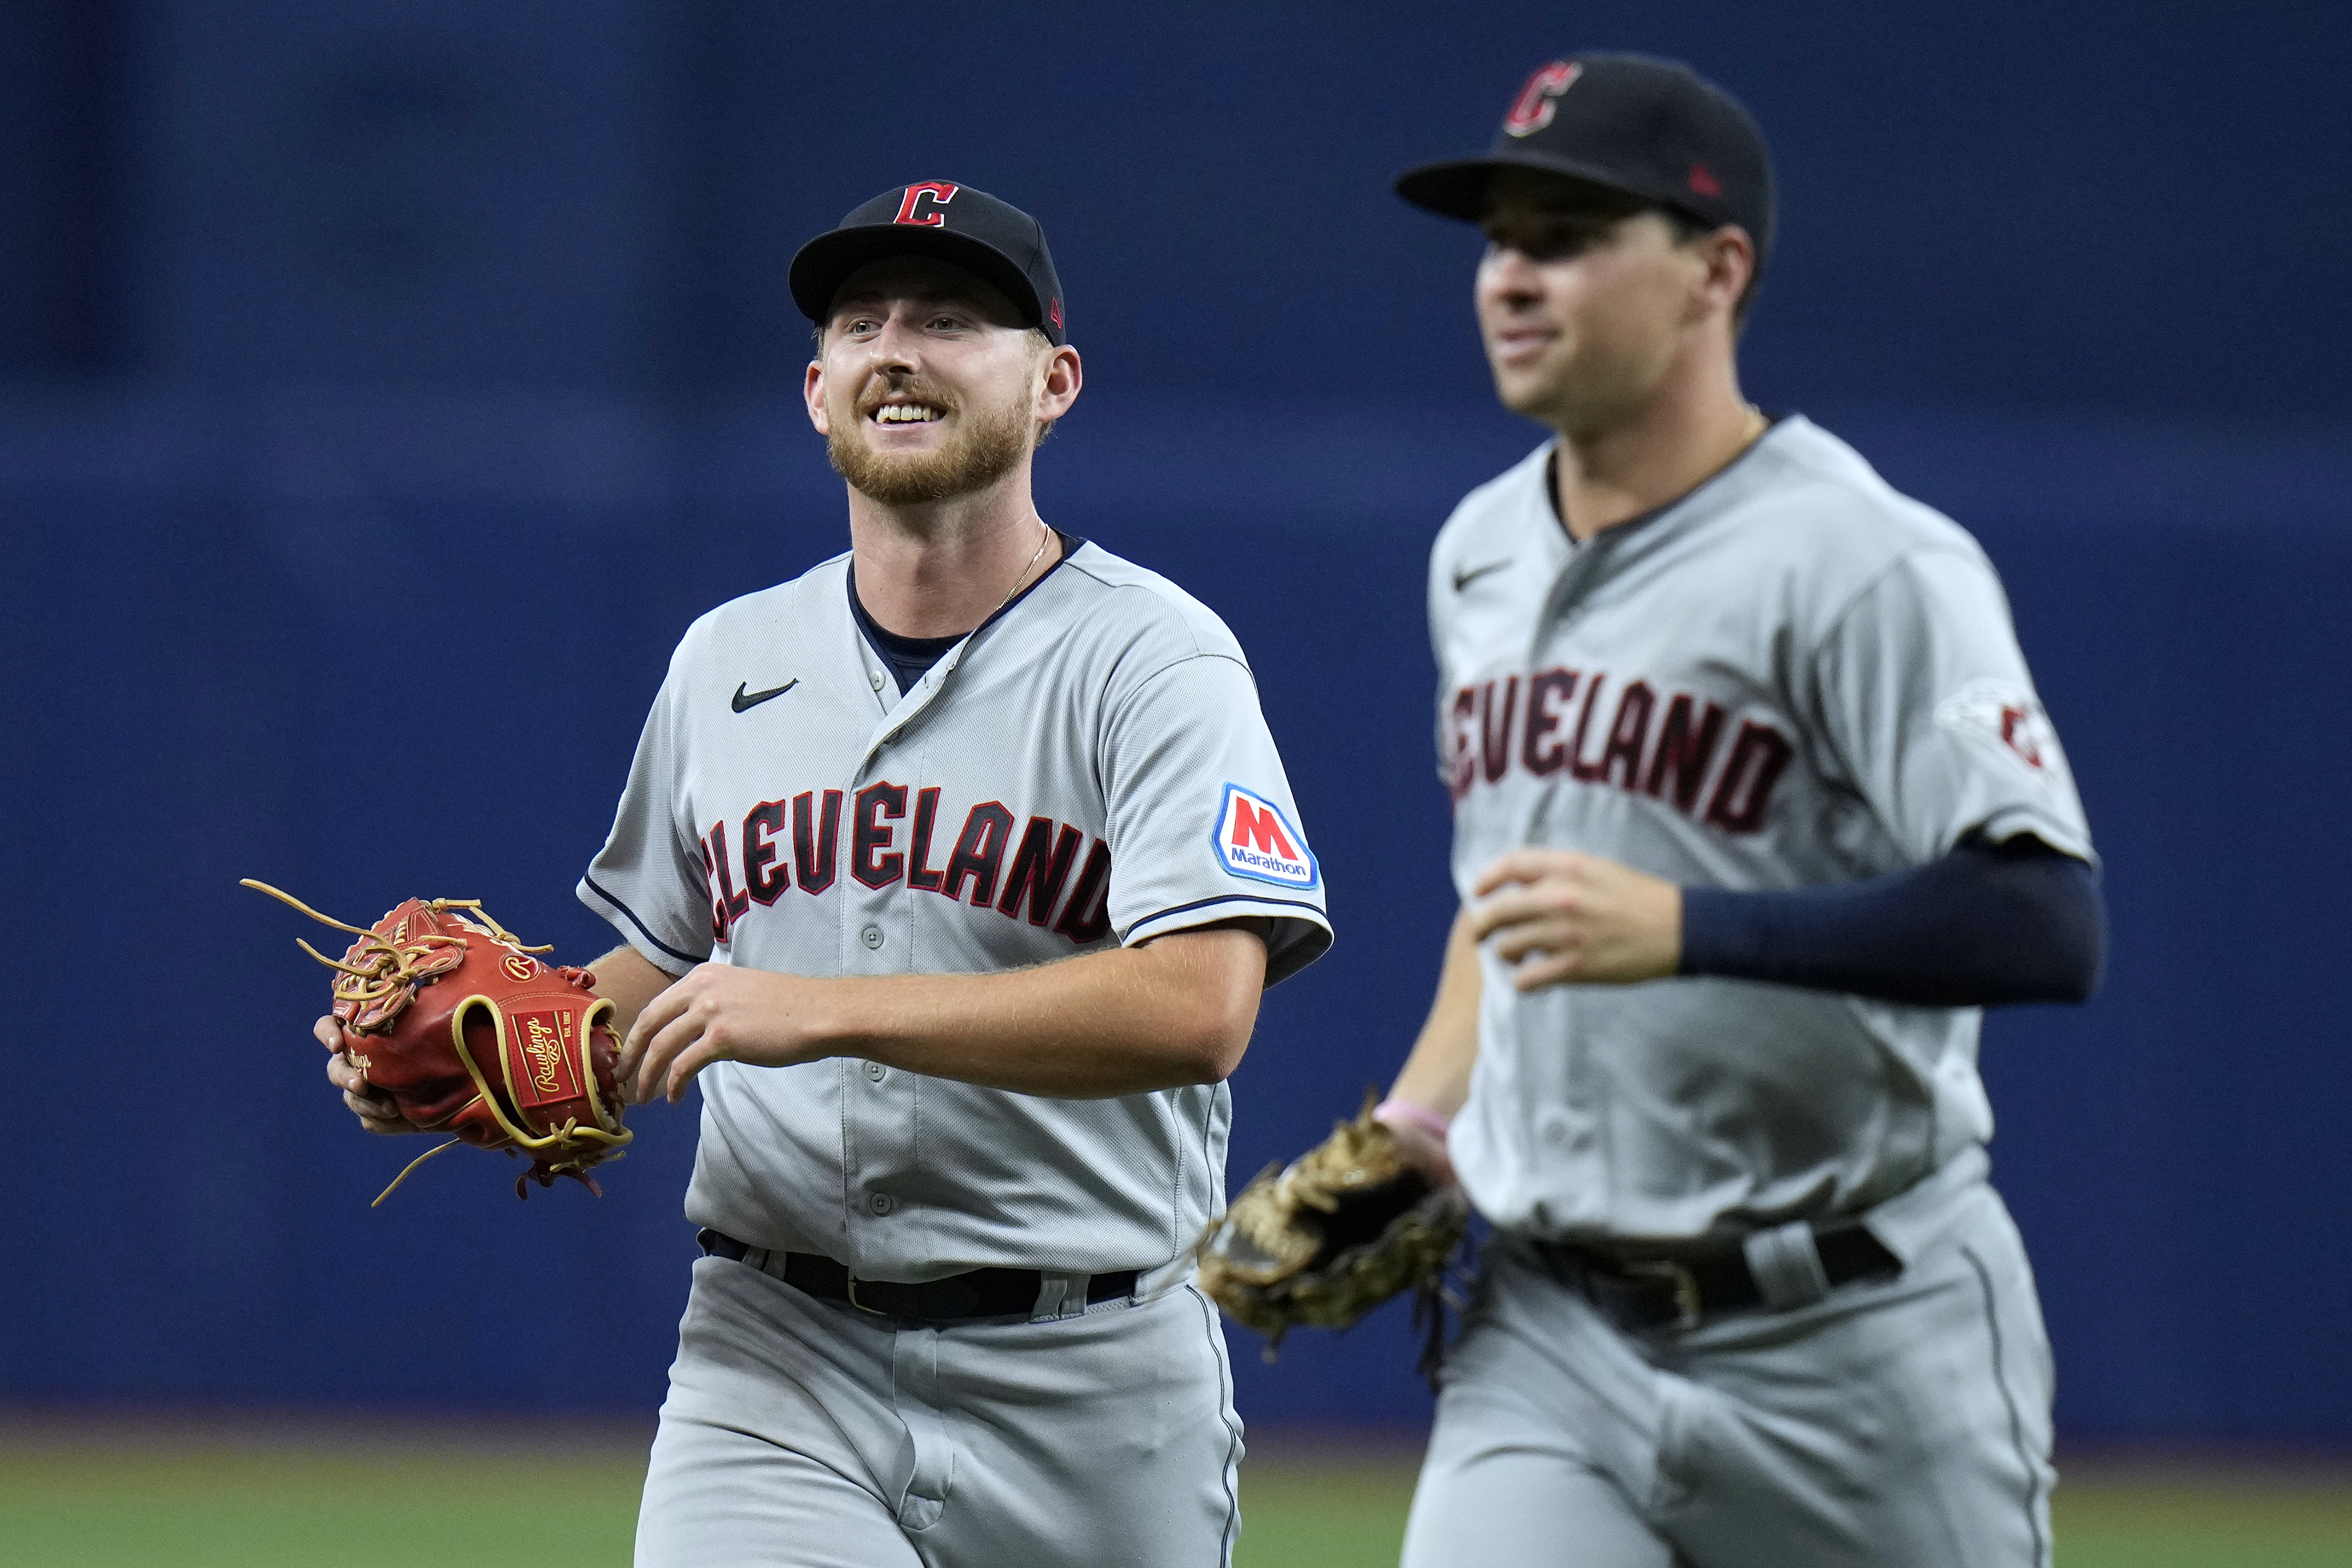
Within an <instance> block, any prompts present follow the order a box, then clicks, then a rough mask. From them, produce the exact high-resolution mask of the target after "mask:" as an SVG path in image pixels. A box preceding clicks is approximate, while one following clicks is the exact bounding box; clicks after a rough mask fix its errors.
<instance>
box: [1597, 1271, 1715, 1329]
mask: <svg viewBox="0 0 2352 1568" xmlns="http://www.w3.org/2000/svg"><path fill="white" fill-rule="evenodd" d="M1618 1268H1619V1270H1620V1271H1621V1272H1622V1273H1624V1274H1627V1275H1630V1276H1632V1277H1633V1279H1663V1280H1664V1281H1665V1282H1666V1284H1667V1285H1668V1287H1669V1288H1671V1289H1673V1291H1674V1295H1675V1321H1674V1325H1673V1326H1674V1329H1675V1332H1676V1333H1688V1332H1689V1331H1691V1330H1693V1329H1695V1328H1697V1327H1698V1325H1699V1321H1700V1319H1701V1318H1703V1317H1704V1316H1705V1313H1704V1312H1703V1311H1702V1310H1701V1309H1700V1303H1699V1299H1698V1278H1697V1276H1696V1275H1694V1274H1693V1273H1692V1272H1691V1271H1690V1270H1689V1269H1688V1268H1685V1267H1684V1266H1683V1265H1682V1264H1679V1263H1676V1262H1675V1261H1673V1260H1672V1259H1671V1258H1648V1259H1645V1260H1643V1261H1642V1262H1639V1263H1622V1264H1620V1265H1618Z"/></svg>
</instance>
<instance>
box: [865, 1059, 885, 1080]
mask: <svg viewBox="0 0 2352 1568" xmlns="http://www.w3.org/2000/svg"><path fill="white" fill-rule="evenodd" d="M889 1070H890V1069H889V1068H886V1067H884V1066H883V1065H882V1064H881V1063H880V1062H867V1063H866V1077H867V1078H870V1079H873V1080H874V1081H875V1082H876V1083H880V1082H881V1081H882V1079H883V1078H884V1077H885V1076H886V1075H887V1073H888V1072H889Z"/></svg>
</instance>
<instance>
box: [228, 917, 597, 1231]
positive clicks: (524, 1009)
mask: <svg viewBox="0 0 2352 1568" xmlns="http://www.w3.org/2000/svg"><path fill="white" fill-rule="evenodd" d="M244 886H246V887H248V888H251V889H254V890H255V891H257V892H262V893H267V894H268V895H269V896H270V897H271V898H273V899H276V900H278V901H279V902H281V903H285V904H289V905H290V906H292V907H293V908H295V909H298V910H301V911H302V912H303V913H304V914H306V915H309V916H310V918H311V919H312V920H315V921H320V922H321V923H322V924H325V925H331V926H333V927H334V928H335V929H336V930H338V931H349V932H351V933H352V935H353V936H355V937H357V938H358V939H359V940H357V941H356V942H352V945H351V947H350V949H349V950H348V951H346V952H344V954H343V956H342V958H341V960H340V961H338V960H336V959H331V958H329V957H328V956H327V955H326V954H325V953H323V952H320V951H319V950H318V949H317V948H315V947H312V946H311V945H310V943H309V942H303V941H301V939H300V938H299V937H298V938H296V939H295V941H296V944H297V945H298V946H299V947H300V948H301V949H302V951H303V952H307V953H309V954H310V956H311V957H313V958H315V959H317V960H318V961H319V962H320V963H323V964H325V965H326V966H327V967H328V968H330V969H332V970H334V971H335V972H336V973H335V981H334V1008H333V1011H334V1016H335V1019H336V1022H337V1023H338V1024H339V1025H341V1028H342V1034H343V1055H344V1057H345V1058H347V1059H348V1060H349V1061H350V1062H351V1064H352V1066H353V1067H355V1068H359V1069H360V1070H361V1071H362V1073H363V1074H364V1075H365V1076H366V1079H367V1081H368V1084H369V1085H370V1086H371V1087H372V1088H374V1089H380V1090H382V1091H383V1093H384V1094H385V1095H387V1096H388V1097H390V1099H391V1100H392V1102H393V1103H394V1105H395V1106H396V1107H398V1108H399V1110H400V1113H401V1115H402V1116H404V1117H405V1118H407V1120H408V1121H412V1122H414V1123H415V1124H416V1125H417V1126H419V1127H422V1128H425V1129H426V1130H427V1131H436V1132H447V1133H449V1134H450V1135H451V1136H450V1139H449V1142H446V1143H442V1144H439V1145H437V1146H436V1147H434V1148H432V1149H429V1150H427V1151H425V1152H424V1153H422V1154H420V1155H418V1156H417V1157H416V1158H415V1159H414V1160H412V1161H410V1162H409V1163H408V1165H407V1167H406V1169H404V1170H403V1171H402V1172H401V1173H400V1174H399V1175H397V1176H394V1178H393V1180H392V1186H389V1187H386V1188H384V1190H383V1192H382V1193H380V1194H377V1196H376V1200H375V1201H376V1203H379V1204H380V1203H382V1202H383V1200H384V1199H385V1198H387V1197H390V1196H391V1195H392V1191H393V1187H397V1186H398V1185H400V1184H401V1183H402V1182H404V1181H405V1180H407V1179H408V1173H409V1172H410V1171H413V1170H415V1169H416V1167H417V1166H419V1165H421V1164H423V1163H425V1161H427V1160H429V1159H431V1158H432V1157H433V1156H434V1155H436V1154H438V1153H440V1152H442V1151H443V1150H445V1149H448V1148H450V1147H453V1146H454V1145H456V1144H458V1143H471V1144H473V1145H474V1146H476V1147H477V1148H481V1149H504V1150H506V1151H507V1152H508V1153H509V1154H510V1155H511V1154H514V1153H516V1152H523V1153H528V1154H530V1157H531V1164H530V1170H528V1171H526V1172H524V1173H522V1174H521V1175H520V1176H518V1177H516V1178H515V1195H516V1196H517V1197H526V1196H528V1195H529V1189H528V1185H527V1184H530V1183H532V1182H536V1183H538V1184H540V1185H541V1186H542V1187H545V1186H552V1185H553V1184H554V1183H555V1179H556V1178H557V1177H558V1176H570V1177H572V1179H573V1180H574V1181H577V1182H579V1183H580V1184H583V1186H585V1187H587V1189H588V1190H589V1191H590V1192H593V1193H598V1194H601V1193H602V1191H603V1189H601V1188H600V1187H598V1186H597V1184H596V1179H595V1178H594V1177H593V1176H591V1175H589V1174H588V1168H589V1167H590V1166H591V1165H593V1164H596V1163H598V1162H600V1161H604V1160H612V1159H618V1158H619V1157H620V1150H621V1147H622V1145H624V1144H625V1143H627V1142H629V1139H630V1137H631V1134H630V1132H629V1131H628V1129H627V1128H625V1127H624V1126H623V1125H622V1123H621V1104H622V1095H621V1089H620V1084H619V1082H618V1080H617V1079H615V1077H614V1071H613V1063H614V1058H615V1057H616V1056H618V1055H619V1053H620V1042H619V1041H618V1040H617V1039H615V1038H614V1034H613V1028H612V1023H611V1020H612V1016H613V1004H612V1003H610V1002H609V1001H606V1000H604V998H602V997H599V996H598V995H597V994H596V993H595V984H596V977H595V976H594V975H593V974H591V973H588V972H587V971H586V970H583V969H567V968H556V967H551V966H550V965H548V964H544V963H541V962H540V961H539V960H538V959H537V958H535V957H533V956H532V955H533V954H535V953H541V952H547V951H548V950H547V949H546V948H543V947H525V946H524V945H523V943H522V941H521V939H520V938H519V937H517V936H516V935H515V934H514V933H513V932H512V931H508V930H507V929H506V928H505V927H504V926H502V925H500V924H499V922H498V921H495V920H493V919H491V918H490V916H489V915H488V913H487V912H485V911H484V910H483V909H482V906H481V901H480V900H477V899H410V900H406V901H405V902H404V903H402V904H401V905H399V906H398V907H397V908H395V909H394V910H392V911H391V912H390V913H388V914H386V915H385V916H384V917H383V919H382V920H380V921H376V922H375V924H374V926H373V927H372V928H364V929H363V928H362V927H359V926H353V925H345V924H344V923H343V922H342V921H338V920H331V919H330V918H329V917H327V916H325V915H322V914H320V912H319V911H318V910H314V909H312V908H311V907H310V905H308V904H306V903H304V902H302V901H301V900H299V899H296V898H293V897H291V896H290V895H289V894H286V893H281V892H279V891H278V889H275V888H273V887H270V886H269V885H268V883H266V882H257V881H254V880H252V879H247V880H246V881H245V883H244ZM369 1206H370V1207H373V1206H374V1205H369Z"/></svg>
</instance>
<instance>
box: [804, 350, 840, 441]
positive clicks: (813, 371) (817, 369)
mask: <svg viewBox="0 0 2352 1568" xmlns="http://www.w3.org/2000/svg"><path fill="white" fill-rule="evenodd" d="M801 399H802V401H803V402H804V403H806V404H807V405H808V416H809V423H810V424H812V425H814V426H816V433H817V434H818V435H820V436H830V435H832V434H833V426H831V425H830V424H829V423H827V422H826V419H825V416H824V361H823V360H821V359H813V360H811V361H809V365H808V375H807V377H806V378H805V379H804V380H803V382H802V384H801Z"/></svg>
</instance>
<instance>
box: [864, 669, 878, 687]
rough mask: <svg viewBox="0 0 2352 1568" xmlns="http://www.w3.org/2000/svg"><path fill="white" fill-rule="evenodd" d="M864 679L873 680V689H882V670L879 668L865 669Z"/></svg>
mask: <svg viewBox="0 0 2352 1568" xmlns="http://www.w3.org/2000/svg"><path fill="white" fill-rule="evenodd" d="M866 679H867V680H869V681H871V682H873V684H874V689H875V690H877V691H879V690H881V689H882V672H881V671H880V670H878V669H869V670H867V671H866Z"/></svg>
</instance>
